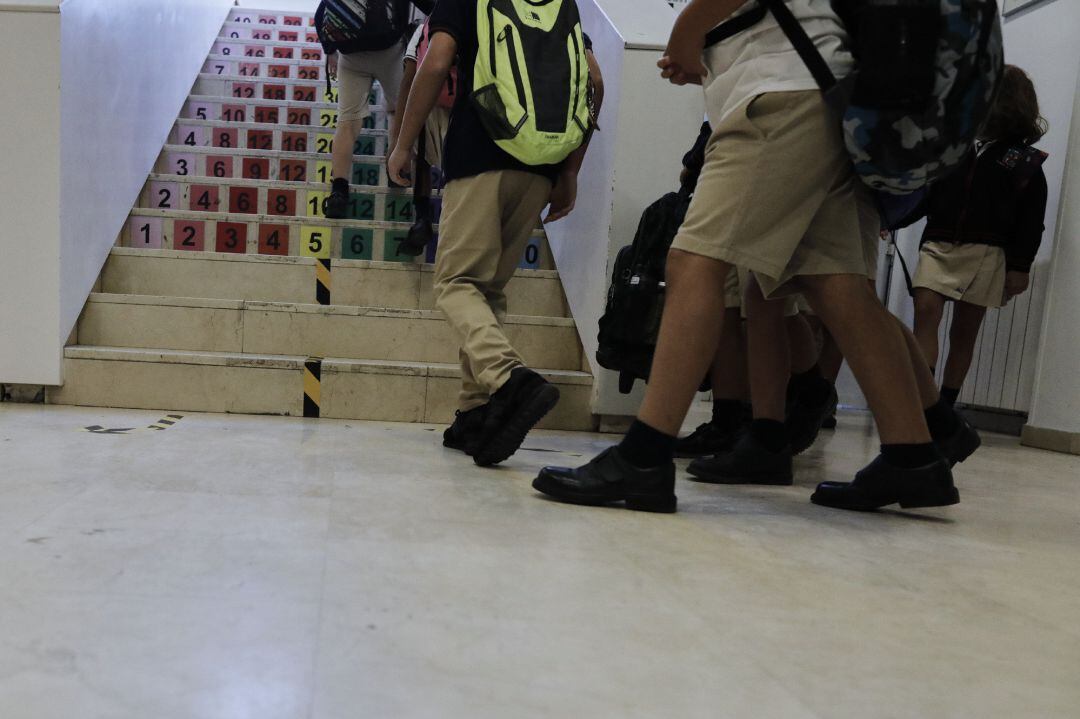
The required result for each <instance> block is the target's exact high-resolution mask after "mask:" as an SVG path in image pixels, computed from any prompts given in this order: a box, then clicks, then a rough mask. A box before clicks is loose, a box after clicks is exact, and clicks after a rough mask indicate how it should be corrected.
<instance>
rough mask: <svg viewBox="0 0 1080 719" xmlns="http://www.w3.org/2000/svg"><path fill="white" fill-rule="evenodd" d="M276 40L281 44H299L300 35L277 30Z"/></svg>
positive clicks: (293, 31) (291, 31)
mask: <svg viewBox="0 0 1080 719" xmlns="http://www.w3.org/2000/svg"><path fill="white" fill-rule="evenodd" d="M277 39H278V40H279V41H281V42H300V33H298V32H297V31H296V30H278V34H277Z"/></svg>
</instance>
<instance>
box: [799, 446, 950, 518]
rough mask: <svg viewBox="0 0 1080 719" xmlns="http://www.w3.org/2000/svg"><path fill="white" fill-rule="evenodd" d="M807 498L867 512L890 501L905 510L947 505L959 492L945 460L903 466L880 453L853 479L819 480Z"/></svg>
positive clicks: (823, 503)
mask: <svg viewBox="0 0 1080 719" xmlns="http://www.w3.org/2000/svg"><path fill="white" fill-rule="evenodd" d="M810 501H811V502H813V503H814V504H820V505H822V506H823V507H834V508H836V509H850V510H854V511H857V512H870V511H873V510H875V509H881V508H882V507H885V506H888V505H890V504H899V505H900V506H901V507H902V508H904V509H918V508H919V507H947V506H949V505H951V504H956V503H958V502H959V501H960V493H959V492H958V491H956V485H954V484H953V478H952V471H951V470H950V469H949V464H948V462H946V461H945V460H944V459H939V460H938V461H936V462H933V463H932V464H927V465H925V466H923V467H916V468H915V469H902V468H900V467H896V466H893V465H891V464H889V463H888V462H886V461H885V458H884V457H882V456H880V455H879V456H878V458H877V459H875V460H874V461H873V462H871V463H870V464H869V465H868V466H867V467H866V468H864V469H863V470H861V471H860V472H859V473H858V474H856V475H855V481H854V482H822V483H821V484H819V485H818V486H817V490H816V491H815V492H814V494H813V495H812V496H811V497H810Z"/></svg>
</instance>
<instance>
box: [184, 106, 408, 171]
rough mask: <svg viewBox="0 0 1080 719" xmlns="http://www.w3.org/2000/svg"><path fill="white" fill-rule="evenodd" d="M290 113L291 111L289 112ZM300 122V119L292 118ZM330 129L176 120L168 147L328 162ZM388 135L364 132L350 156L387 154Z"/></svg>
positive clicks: (331, 143)
mask: <svg viewBox="0 0 1080 719" xmlns="http://www.w3.org/2000/svg"><path fill="white" fill-rule="evenodd" d="M290 112H291V113H292V112H293V111H290ZM293 116H294V117H296V118H298V119H301V118H302V117H304V116H303V115H297V114H295V113H294V114H293ZM334 139H335V138H334V130H333V128H324V127H320V126H317V125H288V124H286V125H272V124H269V123H255V122H245V123H230V122H226V121H224V120H217V121H213V120H199V121H195V120H179V121H178V122H177V123H176V124H175V125H173V128H172V130H170V131H169V137H168V141H167V144H168V145H175V146H183V147H213V148H216V149H226V150H228V149H244V148H246V149H248V150H278V151H283V152H309V151H315V152H316V153H318V154H321V155H324V159H326V160H329V159H330V157H329V153H330V152H331V151H332V150H333V146H334ZM386 144H387V132H386V131H385V130H364V131H362V132H361V133H360V135H358V136H357V138H356V143H355V145H354V146H353V155H354V156H356V157H361V158H373V157H381V156H384V155H385V154H386Z"/></svg>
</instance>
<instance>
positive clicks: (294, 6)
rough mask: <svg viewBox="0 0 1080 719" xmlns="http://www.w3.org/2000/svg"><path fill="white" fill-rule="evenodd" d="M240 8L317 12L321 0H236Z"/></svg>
mask: <svg viewBox="0 0 1080 719" xmlns="http://www.w3.org/2000/svg"><path fill="white" fill-rule="evenodd" d="M236 4H237V5H238V6H239V7H249V8H254V9H257V10H293V11H295V12H315V8H317V7H319V0H236Z"/></svg>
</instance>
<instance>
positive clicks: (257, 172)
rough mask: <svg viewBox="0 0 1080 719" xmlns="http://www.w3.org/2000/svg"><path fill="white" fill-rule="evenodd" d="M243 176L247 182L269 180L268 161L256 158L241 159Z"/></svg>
mask: <svg viewBox="0 0 1080 719" xmlns="http://www.w3.org/2000/svg"><path fill="white" fill-rule="evenodd" d="M243 167H244V172H243V176H244V178H245V179H247V180H268V179H270V160H266V159H262V158H258V157H245V158H244V159H243Z"/></svg>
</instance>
